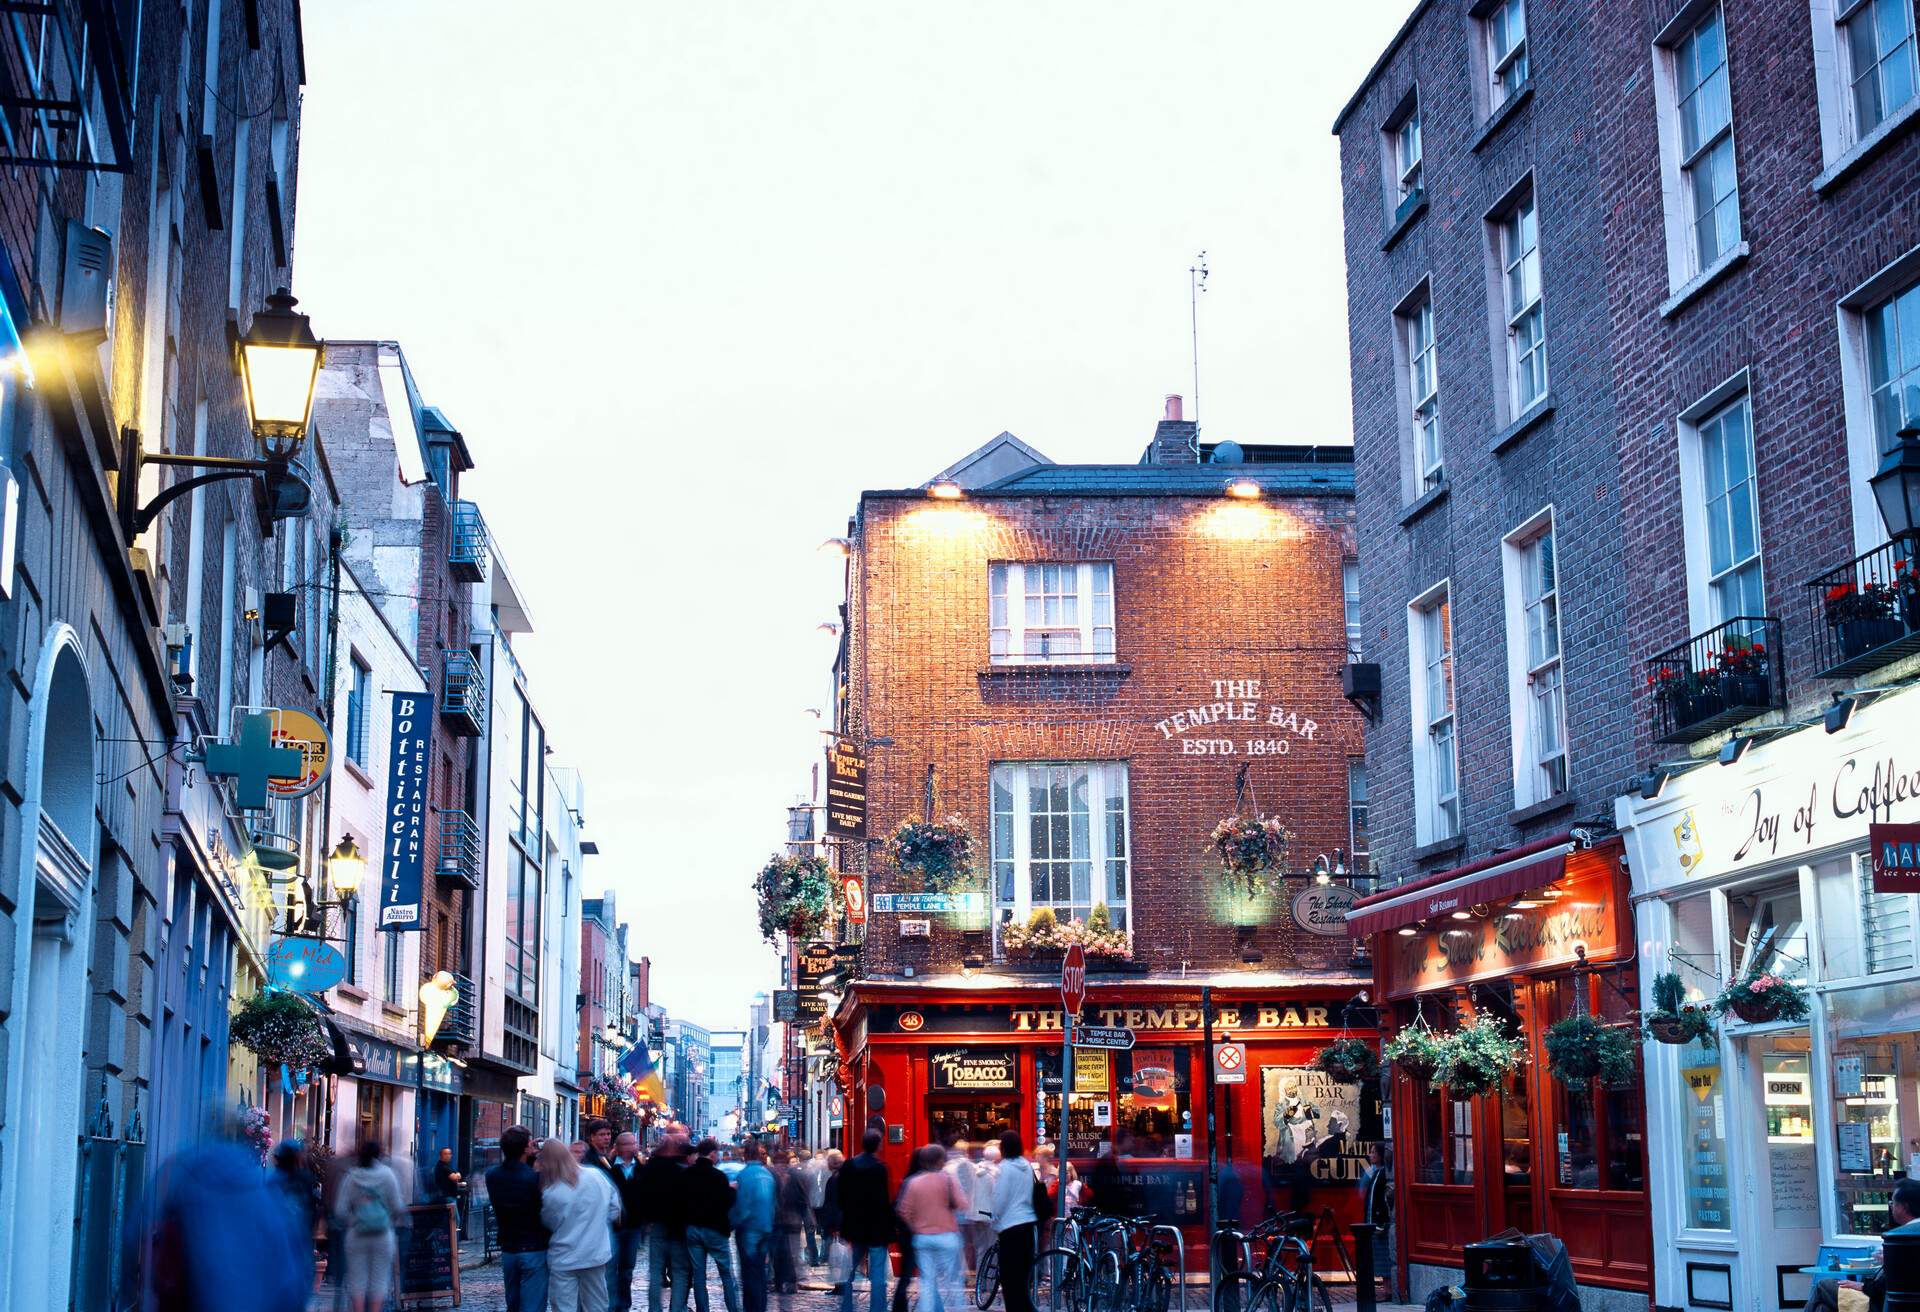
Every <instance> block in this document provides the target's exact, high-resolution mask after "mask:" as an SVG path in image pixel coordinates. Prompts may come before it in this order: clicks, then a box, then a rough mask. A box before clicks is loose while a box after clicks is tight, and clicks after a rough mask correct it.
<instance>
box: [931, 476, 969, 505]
mask: <svg viewBox="0 0 1920 1312" xmlns="http://www.w3.org/2000/svg"><path fill="white" fill-rule="evenodd" d="M927 495H928V496H930V497H933V498H934V499H935V500H938V501H958V500H959V499H960V498H961V496H962V495H964V494H963V493H962V492H961V490H960V485H959V484H958V483H956V482H954V481H953V480H952V479H950V478H943V479H940V480H938V481H936V482H933V483H929V484H927Z"/></svg>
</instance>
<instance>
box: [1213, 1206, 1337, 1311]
mask: <svg viewBox="0 0 1920 1312" xmlns="http://www.w3.org/2000/svg"><path fill="white" fill-rule="evenodd" d="M1302 1231H1304V1232H1305V1233H1306V1234H1307V1236H1308V1237H1309V1238H1306V1239H1303V1238H1302V1237H1301V1234H1302ZM1312 1233H1313V1219H1312V1218H1311V1217H1306V1216H1301V1215H1300V1214H1298V1213H1295V1212H1285V1213H1282V1214H1280V1215H1278V1216H1271V1217H1268V1218H1267V1219H1266V1220H1265V1221H1262V1222H1261V1223H1260V1224H1259V1225H1256V1226H1255V1227H1254V1228H1253V1229H1252V1230H1245V1231H1243V1230H1240V1229H1237V1228H1235V1227H1233V1226H1221V1227H1219V1228H1218V1229H1217V1230H1215V1232H1214V1246H1215V1252H1216V1253H1219V1252H1220V1249H1221V1247H1222V1241H1223V1240H1224V1241H1226V1242H1227V1244H1228V1245H1230V1251H1232V1252H1234V1253H1236V1254H1242V1255H1246V1256H1247V1257H1248V1258H1249V1260H1250V1255H1251V1253H1252V1249H1253V1245H1255V1244H1257V1243H1265V1245H1266V1253H1265V1255H1264V1257H1263V1259H1262V1260H1261V1262H1260V1266H1259V1270H1257V1271H1255V1270H1250V1269H1249V1268H1248V1267H1246V1266H1241V1267H1237V1268H1236V1269H1234V1270H1231V1271H1222V1272H1221V1274H1220V1280H1219V1283H1218V1284H1216V1285H1215V1286H1214V1292H1213V1308H1214V1312H1333V1295H1332V1293H1331V1292H1329V1290H1328V1289H1327V1285H1326V1282H1325V1281H1323V1280H1322V1279H1320V1277H1319V1276H1318V1275H1316V1274H1315V1273H1314V1269H1313V1245H1312V1243H1311V1242H1309V1239H1310V1237H1311V1235H1312ZM1223 1256H1224V1255H1223Z"/></svg>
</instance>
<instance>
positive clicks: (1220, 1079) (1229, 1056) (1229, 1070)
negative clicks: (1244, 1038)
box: [1213, 1043, 1247, 1084]
mask: <svg viewBox="0 0 1920 1312" xmlns="http://www.w3.org/2000/svg"><path fill="white" fill-rule="evenodd" d="M1213 1082H1214V1083H1215V1084H1245V1083H1246V1082H1247V1045H1246V1044H1244V1043H1216V1044H1214V1045H1213Z"/></svg>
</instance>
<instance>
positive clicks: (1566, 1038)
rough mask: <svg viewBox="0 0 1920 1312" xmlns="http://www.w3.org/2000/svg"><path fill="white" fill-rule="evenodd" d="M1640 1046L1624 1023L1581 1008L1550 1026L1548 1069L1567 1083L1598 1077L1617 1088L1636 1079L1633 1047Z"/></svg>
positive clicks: (1578, 1083)
mask: <svg viewBox="0 0 1920 1312" xmlns="http://www.w3.org/2000/svg"><path fill="white" fill-rule="evenodd" d="M1638 1046H1639V1044H1638V1043H1637V1042H1636V1041H1635V1039H1634V1036H1633V1035H1632V1034H1630V1033H1629V1032H1628V1031H1627V1030H1626V1029H1625V1028H1624V1027H1622V1026H1619V1025H1608V1024H1605V1023H1604V1022H1602V1021H1601V1020H1600V1019H1599V1017H1597V1016H1591V1015H1588V1014H1587V1013H1586V1012H1580V1013H1578V1014H1576V1015H1572V1016H1567V1017H1564V1018H1562V1019H1560V1020H1557V1021H1555V1022H1554V1023H1553V1024H1551V1025H1549V1026H1547V1072H1548V1073H1549V1074H1550V1075H1552V1076H1553V1078H1554V1079H1556V1080H1558V1081H1560V1083H1562V1084H1566V1085H1572V1086H1579V1085H1584V1084H1587V1083H1589V1082H1590V1081H1592V1080H1593V1079H1595V1078H1596V1077H1597V1078H1598V1079H1599V1080H1600V1081H1601V1083H1603V1084H1605V1085H1607V1086H1608V1087H1609V1088H1614V1089H1617V1088H1620V1087H1622V1086H1623V1085H1627V1084H1631V1083H1632V1082H1633V1077H1634V1075H1635V1074H1636V1069H1635V1067H1634V1062H1633V1050H1634V1049H1635V1048H1636V1047H1638Z"/></svg>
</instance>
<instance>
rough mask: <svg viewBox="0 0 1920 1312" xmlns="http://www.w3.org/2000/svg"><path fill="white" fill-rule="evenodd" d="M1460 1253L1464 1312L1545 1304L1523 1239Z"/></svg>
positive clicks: (1505, 1311) (1530, 1311) (1502, 1311)
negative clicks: (1463, 1268) (1462, 1270)
mask: <svg viewBox="0 0 1920 1312" xmlns="http://www.w3.org/2000/svg"><path fill="white" fill-rule="evenodd" d="M1462 1256H1463V1257H1464V1259H1465V1262H1466V1276H1465V1279H1464V1280H1463V1281H1462V1282H1461V1283H1462V1284H1463V1285H1464V1286H1465V1289H1466V1296H1467V1297H1466V1303H1467V1312H1540V1310H1541V1309H1543V1308H1544V1307H1545V1306H1546V1291H1545V1290H1544V1289H1542V1288H1541V1286H1540V1284H1539V1281H1538V1278H1537V1275H1536V1268H1535V1265H1534V1253H1533V1249H1532V1248H1531V1247H1530V1246H1528V1245H1527V1244H1526V1243H1524V1242H1517V1243H1516V1242H1510V1241H1506V1240H1497V1239H1496V1240H1486V1241H1484V1242H1482V1243H1478V1244H1468V1245H1467V1246H1466V1247H1465V1249H1463V1250H1462ZM1914 1312H1920V1309H1914Z"/></svg>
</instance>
